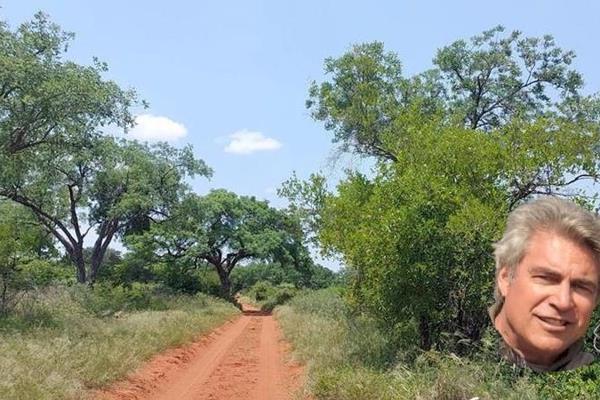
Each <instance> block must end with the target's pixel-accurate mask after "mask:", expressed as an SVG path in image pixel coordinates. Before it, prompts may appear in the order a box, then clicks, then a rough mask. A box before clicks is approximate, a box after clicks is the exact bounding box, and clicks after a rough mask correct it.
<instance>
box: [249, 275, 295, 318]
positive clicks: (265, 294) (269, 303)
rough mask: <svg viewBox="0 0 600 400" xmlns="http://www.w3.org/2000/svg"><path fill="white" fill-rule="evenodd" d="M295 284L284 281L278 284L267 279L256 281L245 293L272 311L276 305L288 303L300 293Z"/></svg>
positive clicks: (263, 308) (264, 308) (262, 307)
mask: <svg viewBox="0 0 600 400" xmlns="http://www.w3.org/2000/svg"><path fill="white" fill-rule="evenodd" d="M298 292H299V291H298V289H296V287H294V285H291V284H286V283H282V284H279V285H277V286H274V285H272V284H271V283H270V282H267V281H260V282H257V283H255V284H254V285H253V286H252V287H250V288H249V289H248V290H246V291H244V292H243V294H244V295H245V296H248V297H249V298H250V299H251V300H253V301H255V302H256V303H257V304H258V305H260V308H261V310H263V311H272V310H273V309H274V308H275V307H277V306H279V305H282V304H285V303H287V302H288V301H289V300H291V299H292V298H293V297H294V296H296V294H297V293H298Z"/></svg>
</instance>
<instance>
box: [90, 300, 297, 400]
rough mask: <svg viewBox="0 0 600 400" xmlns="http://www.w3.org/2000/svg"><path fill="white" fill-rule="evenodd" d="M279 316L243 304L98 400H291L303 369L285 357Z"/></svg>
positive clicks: (160, 356) (153, 361)
mask: <svg viewBox="0 0 600 400" xmlns="http://www.w3.org/2000/svg"><path fill="white" fill-rule="evenodd" d="M288 350H289V346H288V345H287V344H286V343H285V342H284V341H283V340H282V336H281V331H280V329H279V327H278V325H277V321H275V319H274V318H273V317H272V316H271V315H269V314H266V313H261V312H260V311H257V310H256V309H253V308H252V307H249V306H246V305H245V306H244V313H243V315H242V316H240V317H239V318H237V319H236V320H234V321H230V322H228V323H226V324H224V325H223V326H221V327H219V328H218V329H216V330H214V331H213V332H212V333H210V334H209V335H207V336H204V337H202V338H201V339H200V340H198V341H196V342H194V343H192V344H191V345H188V346H185V347H182V348H178V349H173V350H169V351H167V352H165V353H163V354H161V355H158V356H156V357H154V358H153V359H152V360H151V361H150V362H148V363H147V364H146V365H145V366H143V367H142V368H141V369H139V370H138V371H136V372H135V373H133V374H132V375H131V376H129V377H128V378H127V379H126V380H125V381H123V382H119V383H117V384H115V385H113V386H112V387H110V388H108V389H106V390H102V391H100V392H98V393H97V394H96V396H95V397H96V399H97V400H138V399H145V400H146V399H147V400H192V399H193V400H208V399H210V400H228V399H244V400H259V399H260V400H288V399H289V400H291V399H297V398H299V397H294V396H295V395H296V393H298V391H299V389H300V387H301V386H302V377H303V371H302V367H301V366H300V365H298V364H295V363H292V362H290V361H286V360H288V359H289V357H288V356H287V353H288Z"/></svg>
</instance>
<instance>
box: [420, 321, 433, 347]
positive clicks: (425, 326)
mask: <svg viewBox="0 0 600 400" xmlns="http://www.w3.org/2000/svg"><path fill="white" fill-rule="evenodd" d="M419 336H420V337H421V349H423V350H430V349H431V325H430V324H429V318H427V316H425V315H421V316H420V317H419Z"/></svg>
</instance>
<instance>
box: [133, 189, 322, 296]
mask: <svg viewBox="0 0 600 400" xmlns="http://www.w3.org/2000/svg"><path fill="white" fill-rule="evenodd" d="M128 244H129V246H130V247H131V248H132V249H133V250H134V251H135V253H136V254H138V255H139V257H141V258H146V259H149V260H152V259H154V260H163V261H165V262H169V263H171V262H173V261H177V262H178V263H182V265H185V266H187V267H188V268H192V267H200V266H205V265H210V266H212V267H214V269H215V270H216V273H217V274H218V277H219V279H220V282H221V295H222V296H224V297H228V298H229V297H231V295H232V290H231V280H230V274H231V273H232V271H233V270H234V268H236V266H237V265H238V263H240V262H241V261H265V262H271V263H278V265H286V266H288V265H289V266H292V267H293V268H294V269H295V270H296V271H298V272H299V273H300V275H301V276H306V275H307V274H308V273H310V268H312V260H311V259H310V257H309V254H308V250H307V249H306V248H305V247H304V245H303V242H302V231H301V229H300V226H299V222H298V221H297V220H296V219H295V218H293V217H292V216H289V215H288V214H286V213H285V212H283V211H281V210H277V209H275V208H272V207H270V206H269V205H268V203H267V202H265V201H259V200H257V199H255V198H254V197H247V196H238V195H236V194H235V193H232V192H228V191H226V190H222V189H221V190H212V191H211V192H209V193H208V194H207V195H205V196H197V195H190V196H187V197H186V198H185V199H184V200H183V201H182V202H180V203H179V204H178V207H177V208H176V209H175V211H174V214H173V215H172V218H170V219H169V220H167V221H163V222H162V223H158V224H151V226H150V228H149V230H147V231H146V232H144V233H143V234H141V235H137V236H134V237H130V238H129V239H128ZM308 276H309V277H310V275H308Z"/></svg>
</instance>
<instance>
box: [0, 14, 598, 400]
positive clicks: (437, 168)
mask: <svg viewBox="0 0 600 400" xmlns="http://www.w3.org/2000/svg"><path fill="white" fill-rule="evenodd" d="M72 37H73V35H72V34H70V33H66V32H64V31H62V29H61V28H60V27H58V26H57V25H55V24H53V23H52V22H51V21H50V20H49V19H48V17H47V16H46V15H44V14H43V13H40V14H37V15H36V16H35V17H34V18H33V19H32V21H30V22H27V23H24V24H22V25H21V26H20V27H18V28H17V29H15V30H11V29H10V28H9V27H8V26H7V25H6V24H4V23H0V49H1V50H2V51H1V52H0V65H1V66H2V68H0V337H1V339H2V340H1V341H0V372H2V374H1V375H2V377H1V378H0V397H2V398H7V399H10V398H53V399H54V398H80V397H81V396H83V393H84V390H85V389H87V388H96V387H99V386H102V385H104V384H106V383H108V382H110V381H112V380H114V379H115V378H117V377H119V376H122V375H123V374H124V373H125V372H127V371H128V370H130V369H131V368H133V367H134V366H136V365H138V364H139V363H140V362H141V361H142V360H144V359H146V358H147V357H148V356H149V355H150V354H152V353H154V352H156V351H160V350H161V349H163V348H165V347H166V346H170V345H177V344H179V343H182V342H184V341H186V340H189V339H191V338H192V337H193V336H194V335H196V334H198V333H201V332H203V331H205V330H206V329H209V328H210V327H212V326H214V325H215V324H218V323H220V322H222V321H223V320H225V319H227V318H229V317H231V316H232V315H235V313H236V310H235V308H233V307H232V306H231V304H226V303H224V302H222V301H218V300H215V299H213V298H209V297H207V295H206V294H211V295H215V296H220V297H222V298H225V299H227V300H229V301H233V294H234V293H235V292H238V291H242V292H243V293H245V295H246V296H248V297H250V298H251V299H253V300H254V301H256V302H258V303H259V304H260V305H261V306H262V307H264V308H265V309H272V308H273V307H275V306H276V305H281V304H283V306H282V307H281V308H280V309H279V311H278V312H277V315H278V317H279V319H280V321H281V322H282V325H283V327H284V330H285V332H286V335H287V337H289V338H290V339H291V340H292V341H293V343H294V345H295V346H296V351H297V354H298V355H299V357H301V358H302V359H303V360H305V361H306V362H307V363H308V365H309V369H310V370H309V377H310V380H309V390H310V391H311V393H312V395H313V396H314V397H315V398H317V399H342V400H343V399H387V398H389V399H392V398H394V399H397V398H410V399H412V398H422V399H462V398H471V397H479V398H515V399H516V398H519V399H528V398H529V399H537V398H594V396H596V397H599V396H598V393H599V392H600V388H599V387H598V384H597V382H598V378H599V374H600V370H599V367H598V365H597V364H596V365H593V366H591V367H588V368H583V369H580V370H577V371H573V372H569V373H563V374H548V375H544V376H538V375H531V374H528V373H527V372H526V371H515V370H513V369H511V368H510V367H508V366H505V365H503V364H502V363H498V362H497V361H495V359H493V357H491V356H490V351H489V347H490V342H489V340H490V339H489V332H490V327H489V320H488V317H487V313H486V308H487V306H488V305H489V303H490V301H491V298H492V286H493V278H494V266H493V260H492V258H491V250H492V248H491V244H492V243H493V242H494V241H495V240H496V239H498V237H499V235H500V232H501V231H502V229H503V224H504V221H505V217H506V215H507V213H508V212H509V211H510V210H511V209H513V208H514V207H515V206H516V205H518V204H519V203H520V202H522V201H525V200H527V199H529V198H531V197H532V196H536V195H542V194H554V195H558V196H565V197H572V198H574V199H575V200H576V201H578V202H580V203H581V204H582V205H584V206H586V207H590V208H593V207H597V206H598V204H597V196H596V195H595V193H593V192H592V191H591V190H590V187H589V186H585V185H583V184H582V183H585V182H596V181H597V180H598V177H599V176H600V175H599V171H598V166H599V165H600V155H599V154H600V153H599V152H598V146H597V144H598V143H599V139H600V123H599V121H600V99H599V97H598V96H597V95H587V94H585V93H584V90H583V77H582V76H581V75H580V74H579V73H578V72H577V71H575V70H574V69H573V68H572V67H571V64H572V60H573V58H574V54H573V53H572V52H570V51H564V50H562V49H561V48H559V47H558V46H557V45H556V43H555V41H554V39H553V38H552V37H550V36H544V37H541V38H527V37H523V35H522V34H521V33H519V32H512V33H505V32H504V29H503V28H501V27H497V28H494V29H492V30H490V31H486V32H484V33H482V34H481V35H478V36H475V37H473V38H472V39H470V40H458V41H456V42H454V43H452V44H450V45H449V46H446V47H444V48H442V49H440V50H438V51H437V53H436V55H435V57H434V60H433V64H434V66H433V68H432V69H430V70H428V71H425V72H423V73H421V74H418V75H415V76H410V77H405V76H403V74H402V68H401V63H400V60H399V59H398V57H397V55H396V54H394V53H393V52H389V51H386V50H385V49H384V46H383V44H382V43H378V42H375V43H365V44H358V45H355V46H353V47H352V48H351V50H350V51H348V52H347V53H346V54H343V55H342V56H340V57H338V58H330V59H327V60H326V61H325V72H326V77H325V80H324V81H323V82H321V83H318V82H314V83H313V84H312V85H311V86H310V88H309V98H308V101H307V107H308V109H309V111H310V112H311V114H312V116H313V117H314V119H315V120H317V121H320V122H323V123H324V126H325V129H326V130H328V131H330V132H332V133H333V141H334V143H336V145H337V146H338V149H339V150H340V151H341V153H343V152H347V153H352V154H355V155H358V156H360V157H364V158H366V159H369V160H370V161H371V162H370V165H373V168H372V169H371V170H370V171H358V170H347V171H346V174H345V176H344V178H343V179H342V180H341V181H340V182H339V183H338V184H337V186H336V187H335V188H334V189H330V188H328V187H327V185H326V179H325V178H324V177H323V176H322V175H320V174H318V173H316V174H313V175H312V176H311V177H310V178H309V179H308V180H306V181H302V180H300V179H298V178H297V177H296V176H293V177H292V178H290V180H289V181H288V182H286V183H284V185H283V186H282V188H281V189H280V194H281V195H282V196H285V197H287V198H288V199H289V201H290V206H289V207H288V208H287V209H275V208H273V207H271V206H270V205H269V204H268V203H267V202H265V201H261V200H258V199H256V198H254V197H248V196H240V195H238V194H235V193H232V192H229V191H226V190H213V191H211V192H209V193H208V194H206V195H202V196H200V195H198V194H196V193H194V192H192V190H191V188H190V186H189V184H188V179H189V178H190V177H193V176H201V177H208V176H210V175H211V173H212V170H211V169H210V168H209V166H207V165H206V164H205V163H204V162H203V161H202V160H200V159H197V158H195V156H194V154H193V151H192V149H191V148H190V147H184V148H182V149H177V148H174V147H172V146H170V145H168V144H164V143H162V144H157V145H146V144H141V143H138V142H136V141H133V140H129V139H122V138H116V137H112V136H110V135H107V134H106V133H105V130H106V129H105V128H106V127H108V126H110V127H111V129H121V130H122V131H123V132H124V133H126V132H127V131H128V129H129V128H131V127H132V126H133V124H134V120H135V118H134V115H133V114H132V113H131V109H132V107H134V106H144V104H145V103H144V102H143V101H141V100H140V99H139V98H138V96H137V94H136V93H135V92H133V91H131V90H123V89H121V88H120V87H119V86H118V85H116V84H115V83H114V82H112V81H108V80H106V79H104V78H103V74H104V73H105V72H106V69H107V66H106V65H105V64H103V63H101V62H98V61H95V62H94V63H93V64H92V65H91V66H83V65H79V64H76V63H73V62H70V61H68V60H66V59H65V54H66V50H67V46H68V44H69V42H70V40H72ZM124 137H125V138H126V137H127V136H126V135H124ZM92 232H93V233H95V237H96V239H95V240H93V241H92V245H91V246H89V247H86V243H89V236H90V235H91V233H92ZM115 239H119V240H120V241H121V242H122V243H123V245H124V246H125V248H126V251H125V252H124V253H123V254H121V253H119V252H117V251H115V250H113V249H111V247H110V246H111V244H113V242H114V241H115ZM86 240H87V241H86ZM309 243H310V244H311V245H314V246H317V247H318V248H320V249H321V250H322V251H323V253H325V254H335V255H336V256H339V257H341V258H342V260H343V261H344V263H345V266H346V269H345V270H344V271H343V273H341V274H338V275H337V276H335V274H333V273H331V272H329V271H328V270H326V269H324V268H323V267H321V266H319V265H317V264H316V263H315V262H314V261H313V260H312V259H311V257H310V252H309V250H308V248H309V247H308V245H309ZM332 284H335V289H332V288H329V289H327V290H322V291H311V290H312V289H318V288H324V287H327V286H331V285H332ZM598 319H599V316H598V314H597V315H596V316H595V321H598Z"/></svg>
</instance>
